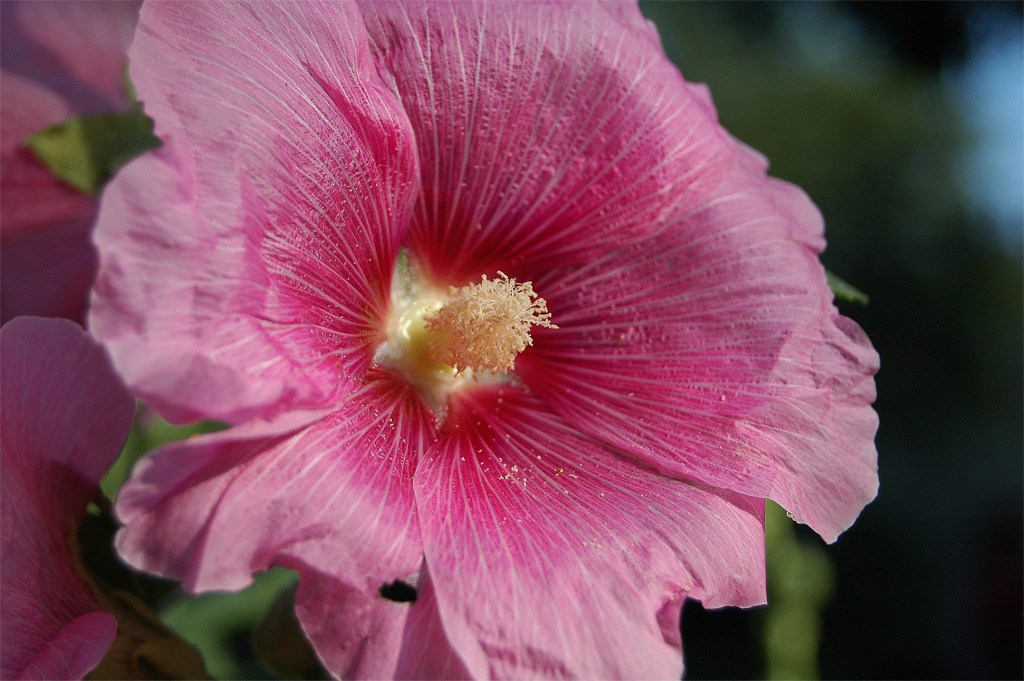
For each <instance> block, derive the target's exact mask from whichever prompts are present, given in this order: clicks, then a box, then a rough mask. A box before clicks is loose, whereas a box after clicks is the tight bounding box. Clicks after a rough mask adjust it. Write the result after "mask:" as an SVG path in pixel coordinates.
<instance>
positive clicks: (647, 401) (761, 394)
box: [517, 150, 878, 541]
mask: <svg viewBox="0 0 1024 681" xmlns="http://www.w3.org/2000/svg"><path fill="white" fill-rule="evenodd" d="M763 170H764V163H763V161H762V160H760V158H759V157H755V156H754V155H752V154H751V153H750V152H747V151H744V150H741V154H740V157H739V162H738V164H737V166H736V167H735V170H734V174H733V176H732V178H731V179H730V180H729V181H728V182H727V183H726V185H725V186H724V187H723V190H722V191H721V192H720V193H718V194H717V195H716V196H715V197H713V198H711V199H709V200H707V201H705V203H704V204H703V205H702V206H701V208H700V209H699V210H697V211H695V212H694V213H693V214H691V215H690V216H688V217H687V219H685V220H683V221H681V222H680V223H678V224H677V225H676V226H674V227H673V229H671V230H670V231H667V232H665V233H664V234H662V235H661V236H660V237H658V238H656V239H655V240H653V241H651V242H649V243H646V244H643V245H641V246H637V247H630V248H624V249H620V250H618V251H616V252H613V253H610V254H608V255H607V256H605V257H603V258H600V259H598V260H595V261H594V262H592V263H590V264H588V265H587V266H586V267H584V268H581V269H578V270H572V271H570V270H565V271H563V272H561V273H555V274H552V275H551V276H549V277H542V278H540V279H538V280H535V281H534V287H535V289H536V290H537V291H539V292H540V293H541V295H543V296H544V297H545V298H546V299H547V302H548V308H549V309H550V310H551V312H552V315H553V317H552V320H553V321H554V322H555V323H557V324H558V326H559V329H558V330H548V329H544V330H541V331H540V332H538V334H537V335H536V338H535V347H534V348H531V349H530V351H529V352H527V353H525V354H524V355H523V357H522V361H521V362H517V373H518V375H519V376H520V378H521V379H522V380H523V381H525V382H526V383H527V384H528V385H529V386H530V388H531V389H532V390H533V391H535V392H536V393H537V394H538V395H540V396H541V397H542V399H544V400H545V401H546V402H547V403H548V404H549V405H550V406H551V407H552V408H553V409H555V411H557V412H558V413H559V414H561V415H562V416H564V417H565V418H566V419H567V420H569V422H570V423H572V424H573V425H574V426H575V427H577V428H579V429H580V430H582V431H583V432H585V433H587V434H589V435H591V436H593V437H596V438H598V439H599V440H601V441H602V442H605V443H607V444H609V445H612V446H614V447H617V448H620V449H621V450H622V451H624V452H626V453H628V454H629V455H630V456H634V457H637V458H638V459H640V460H642V461H645V462H648V463H649V464H650V465H653V466H655V467H657V469H658V470H659V471H661V472H662V473H664V474H667V475H672V476H676V477H680V478H684V479H697V480H701V481H703V482H705V483H707V484H710V485H713V486H715V487H720V488H723V489H731V490H735V491H737V492H739V493H742V494H746V495H751V496H760V497H770V498H772V499H775V500H776V501H778V502H779V503H780V504H781V505H783V506H784V507H786V508H787V509H788V510H790V511H791V512H792V513H793V514H794V515H795V517H796V518H797V519H798V520H799V521H801V522H805V523H807V524H808V525H810V526H811V527H812V528H814V529H815V530H816V531H817V532H818V533H819V534H821V535H822V536H823V537H824V538H825V539H826V540H828V541H833V540H834V539H835V538H836V536H837V535H838V534H839V533H840V532H842V531H843V530H844V529H846V528H847V527H848V526H849V525H850V524H851V523H852V522H853V520H854V519H855V518H856V517H857V515H858V513H859V512H860V510H861V508H863V506H864V505H865V504H867V503H868V502H869V501H870V500H871V499H872V498H874V496H875V493H876V490H877V486H878V477H877V471H876V457H877V454H876V451H875V448H874V443H873V439H874V434H875V430H876V428H877V423H878V420H877V416H876V414H875V412H874V411H873V410H872V409H871V407H870V404H871V403H872V402H873V401H874V397H875V391H874V382H873V380H872V376H873V375H874V373H875V372H876V371H877V369H878V356H877V354H876V353H875V351H874V350H873V348H872V347H871V344H870V342H869V341H868V340H867V338H866V337H865V336H864V334H863V332H861V331H860V329H859V328H858V327H857V326H856V324H854V323H853V322H851V321H850V320H848V319H845V318H843V317H840V316H839V315H838V313H837V312H836V310H835V308H834V307H833V306H832V305H831V299H832V295H831V293H830V292H829V290H828V288H827V287H826V285H825V277H824V273H823V271H822V268H821V265H820V264H819V262H818V260H817V253H816V250H815V246H817V245H819V244H821V243H822V241H821V231H822V223H821V217H820V214H818V212H817V211H816V210H815V208H814V206H813V204H811V203H810V201H809V200H808V199H807V197H806V196H805V195H804V194H803V193H802V192H800V191H799V190H798V189H796V188H794V187H792V186H791V185H787V184H785V183H783V182H780V181H778V180H772V179H766V178H765V177H764V175H763Z"/></svg>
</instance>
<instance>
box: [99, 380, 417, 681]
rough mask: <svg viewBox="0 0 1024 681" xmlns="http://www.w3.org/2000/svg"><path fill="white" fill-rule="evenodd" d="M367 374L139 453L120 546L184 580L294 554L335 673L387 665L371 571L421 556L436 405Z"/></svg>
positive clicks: (241, 576)
mask: <svg viewBox="0 0 1024 681" xmlns="http://www.w3.org/2000/svg"><path fill="white" fill-rule="evenodd" d="M371 377H372V380H370V381H369V382H368V383H367V384H365V385H364V386H363V387H362V388H359V389H358V390H357V391H356V392H355V393H353V394H351V395H349V396H347V397H346V398H345V399H344V400H343V401H342V402H341V403H340V404H339V410H338V411H336V412H334V413H331V414H326V415H325V414H324V413H318V414H315V413H310V414H307V415H306V416H305V417H303V415H301V414H299V413H296V412H293V413H292V414H290V415H288V416H287V417H282V419H280V420H279V421H278V422H276V423H253V424H249V425H246V426H239V427H236V428H234V429H231V430H227V431H224V432H221V433H217V434H214V435H209V436H204V437H199V438H194V439H191V440H188V441H185V442H181V443H175V444H172V445H168V446H166V447H164V448H161V449H160V450H158V451H157V452H156V453H155V454H154V455H151V456H149V457H147V458H146V459H144V460H143V461H141V462H140V463H139V465H138V466H137V467H136V470H135V472H134V474H133V476H132V478H131V479H130V480H129V481H128V482H127V483H126V484H125V486H124V487H123V488H122V491H121V492H120V494H119V496H118V501H117V506H116V511H117V514H118V517H119V519H120V520H121V521H122V522H123V523H125V527H124V529H122V530H121V532H120V533H119V534H118V536H117V540H116V544H117V548H118V551H119V552H120V554H121V556H122V557H123V558H124V559H125V560H126V561H127V562H128V563H129V564H131V565H133V566H135V567H138V568H140V569H144V570H147V571H149V572H154V573H157V574H161V575H165V576H169V577H174V578H176V579H181V580H183V581H184V586H185V588H186V589H188V590H190V591H207V590H211V589H239V588H242V587H244V586H246V585H247V584H248V583H249V582H250V581H251V574H252V573H253V572H255V571H258V570H263V569H266V568H268V567H270V566H271V565H284V566H287V567H293V568H295V569H297V570H299V572H300V575H301V576H302V577H303V579H306V580H307V584H306V586H304V587H301V588H300V591H299V601H300V607H299V613H300V616H302V617H303V625H304V626H305V627H306V630H307V632H308V633H309V634H310V636H311V639H312V642H313V644H314V646H315V647H316V648H317V649H318V650H320V651H321V655H322V656H323V658H324V660H325V662H326V663H327V664H328V665H329V668H330V669H331V670H332V671H333V672H334V673H337V674H341V673H342V672H343V671H344V670H346V669H349V668H353V669H364V673H366V674H367V675H369V676H373V675H374V673H373V672H374V670H379V669H381V668H383V667H386V666H387V665H388V664H391V665H392V666H393V663H394V659H393V655H392V654H391V652H389V650H386V649H384V648H382V647H381V646H387V645H390V644H391V643H393V641H392V640H391V639H390V638H388V637H387V636H384V637H382V636H379V635H374V636H370V634H371V633H374V632H378V633H379V632H380V631H384V630H385V629H386V625H387V624H388V623H389V622H391V621H392V618H391V615H389V614H388V613H389V612H391V609H393V605H394V604H393V603H392V602H390V601H387V600H384V599H382V598H380V597H379V595H378V589H379V588H380V586H381V584H383V583H385V582H391V581H394V580H396V579H407V578H408V577H409V575H412V574H414V573H415V572H416V571H417V570H418V569H419V565H420V562H421V559H422V545H421V542H420V538H419V520H418V518H417V512H416V508H415V503H414V500H413V493H412V488H411V480H412V469H413V467H414V466H415V457H416V452H418V451H421V450H422V449H423V448H425V447H426V446H427V442H428V441H429V439H430V437H431V436H430V433H429V431H430V428H431V424H432V422H433V414H432V413H429V412H428V411H427V410H426V408H425V407H424V406H423V405H422V402H421V401H420V399H419V397H418V395H416V394H414V393H413V392H412V391H411V389H410V388H409V387H408V386H407V385H406V384H405V383H404V382H403V381H400V380H398V379H395V378H393V377H389V376H387V375H385V374H380V373H378V372H376V371H375V372H373V373H372V374H371ZM310 418H312V419H313V420H312V421H310ZM316 594H320V595H323V594H327V595H332V596H331V597H332V598H333V600H332V601H330V602H329V603H325V604H318V603H317V602H316V598H317V596H316ZM310 599H312V600H310ZM343 614H344V615H345V617H346V619H344V620H342V622H343V623H344V625H345V627H346V628H347V629H346V631H347V632H348V634H347V637H346V638H344V639H339V638H338V636H339V633H340V631H341V630H340V629H339V626H340V622H332V621H326V620H325V619H323V618H330V617H339V616H341V615H343ZM389 660H390V662H389Z"/></svg>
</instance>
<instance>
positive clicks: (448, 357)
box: [376, 258, 558, 409]
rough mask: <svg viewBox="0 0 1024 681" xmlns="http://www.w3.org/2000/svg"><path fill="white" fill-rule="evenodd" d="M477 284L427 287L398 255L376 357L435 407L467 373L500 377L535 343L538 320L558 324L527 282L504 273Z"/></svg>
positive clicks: (541, 323) (476, 377)
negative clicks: (385, 327) (385, 329)
mask: <svg viewBox="0 0 1024 681" xmlns="http://www.w3.org/2000/svg"><path fill="white" fill-rule="evenodd" d="M498 275H499V277H498V278H496V279H488V278H487V275H483V276H482V277H481V279H480V283H478V284H469V285H467V286H461V287H455V286H452V287H450V288H449V290H448V293H447V294H445V293H443V292H441V291H438V290H437V289H432V288H429V287H426V286H424V285H423V284H422V281H421V279H420V278H419V277H418V276H417V274H416V271H415V268H414V267H411V266H410V265H409V263H408V260H406V259H404V258H402V259H400V260H399V263H398V267H397V268H396V271H395V281H394V282H393V285H392V317H391V320H390V322H389V325H388V336H387V340H386V341H385V342H384V343H382V344H381V346H380V348H379V349H378V351H377V356H376V360H377V361H378V362H380V363H381V364H384V365H386V366H389V367H391V368H392V369H396V370H398V371H400V372H401V373H402V374H404V375H405V377H406V378H407V379H408V380H409V381H410V382H411V383H413V384H414V385H415V386H416V387H418V388H419V389H420V391H421V392H422V393H423V394H424V396H425V397H426V398H427V401H428V402H429V403H431V405H432V406H434V407H435V408H439V409H440V408H442V406H443V401H444V400H443V397H444V395H445V394H447V393H449V392H451V390H453V389H455V388H456V387H457V386H458V385H460V384H461V383H462V382H463V381H465V380H466V379H473V380H488V379H489V380H494V379H495V378H497V379H498V380H501V375H502V374H503V373H504V372H507V371H510V370H511V369H513V368H514V367H515V360H516V356H517V355H519V353H520V352H522V351H523V350H525V349H526V346H528V345H533V339H532V337H531V336H530V331H531V330H532V328H533V327H534V326H543V327H547V328H558V327H556V326H555V325H554V324H552V323H551V321H550V320H551V313H549V312H548V309H547V304H546V302H545V301H544V299H543V298H540V297H538V295H537V293H535V292H534V290H533V286H532V284H531V283H530V282H523V283H520V282H518V281H516V280H515V279H511V278H509V277H508V276H507V275H505V274H504V273H503V272H498Z"/></svg>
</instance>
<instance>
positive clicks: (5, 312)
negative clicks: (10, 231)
mask: <svg viewBox="0 0 1024 681" xmlns="http://www.w3.org/2000/svg"><path fill="white" fill-rule="evenodd" d="M91 232H92V220H91V218H86V219H83V220H80V221H77V222H69V223H65V224H57V225H48V226H47V228H46V229H40V230H38V231H35V232H33V233H30V234H24V235H19V236H16V237H12V238H10V239H8V238H4V239H3V241H2V248H0V323H3V324H6V323H7V322H8V321H9V320H11V319H13V318H15V317H18V316H21V315H39V316H43V317H66V318H67V319H71V320H74V321H79V320H82V319H83V318H84V317H85V310H86V305H87V303H88V298H89V287H90V286H92V281H93V277H94V276H95V275H96V253H95V251H94V249H93V246H92V240H91V239H90V234H91Z"/></svg>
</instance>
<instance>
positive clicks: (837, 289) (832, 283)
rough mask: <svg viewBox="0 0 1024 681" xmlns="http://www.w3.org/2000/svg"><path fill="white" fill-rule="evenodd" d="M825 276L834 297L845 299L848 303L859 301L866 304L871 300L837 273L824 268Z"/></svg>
mask: <svg viewBox="0 0 1024 681" xmlns="http://www.w3.org/2000/svg"><path fill="white" fill-rule="evenodd" d="M825 277H826V278H827V281H828V287H829V288H830V289H832V293H833V294H834V295H835V297H836V299H838V300H845V301H846V302H848V303H860V304H861V305H867V304H868V303H869V302H871V299H870V298H868V294H866V293H864V292H863V291H861V290H860V289H859V288H857V287H856V286H854V285H853V284H851V283H850V282H848V281H846V280H845V279H843V278H841V277H839V276H838V275H836V274H833V273H832V272H829V271H828V270H825Z"/></svg>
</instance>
